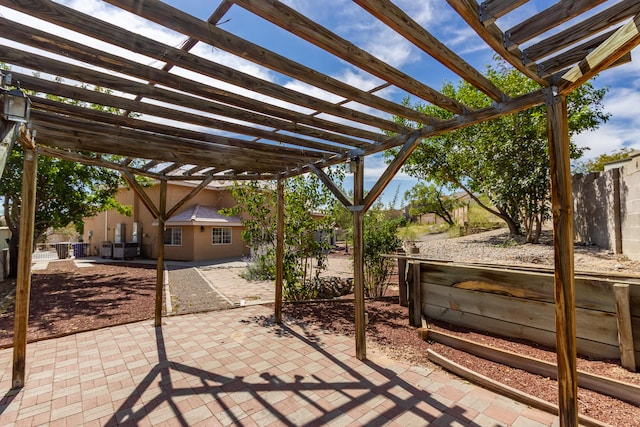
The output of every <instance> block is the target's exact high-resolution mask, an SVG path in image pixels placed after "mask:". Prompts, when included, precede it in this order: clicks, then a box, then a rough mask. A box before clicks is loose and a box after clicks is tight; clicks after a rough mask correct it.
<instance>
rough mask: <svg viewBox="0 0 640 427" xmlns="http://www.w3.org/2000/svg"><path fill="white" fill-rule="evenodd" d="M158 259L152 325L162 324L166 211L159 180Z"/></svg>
mask: <svg viewBox="0 0 640 427" xmlns="http://www.w3.org/2000/svg"><path fill="white" fill-rule="evenodd" d="M158 210H159V214H160V215H159V216H158V232H157V241H158V260H157V264H156V315H155V321H154V323H153V326H156V327H157V326H162V289H163V287H164V225H165V222H166V220H167V219H166V217H165V215H166V212H167V181H166V180H164V179H163V180H162V181H160V206H159V207H158Z"/></svg>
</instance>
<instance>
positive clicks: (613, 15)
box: [522, 0, 640, 62]
mask: <svg viewBox="0 0 640 427" xmlns="http://www.w3.org/2000/svg"><path fill="white" fill-rule="evenodd" d="M638 13H640V2H638V1H637V0H622V1H621V2H620V3H616V4H614V5H611V6H610V7H608V8H607V9H605V10H603V11H602V12H600V13H597V14H595V15H593V16H590V17H589V18H586V19H584V20H582V21H580V22H579V23H577V24H576V25H573V26H571V27H569V28H567V29H565V30H563V31H560V32H558V33H556V34H554V35H552V36H549V37H547V38H546V39H544V40H542V41H540V42H538V43H535V44H533V45H531V46H529V47H527V48H526V49H524V50H523V52H522V54H523V60H524V61H525V62H533V61H537V60H538V59H541V58H544V57H546V56H548V55H551V54H552V53H554V52H559V51H560V50H562V49H564V48H566V47H568V46H571V45H572V44H574V43H577V42H579V41H580V40H584V39H586V38H587V37H590V36H592V35H594V34H597V33H599V32H600V31H603V30H604V29H606V28H609V27H611V26H613V25H615V24H618V23H620V22H622V21H623V20H625V19H627V18H629V17H632V16H635V15H636V14H638Z"/></svg>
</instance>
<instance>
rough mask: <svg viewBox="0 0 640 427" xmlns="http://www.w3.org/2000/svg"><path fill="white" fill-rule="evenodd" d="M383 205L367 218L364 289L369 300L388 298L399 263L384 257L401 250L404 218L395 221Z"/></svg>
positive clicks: (372, 211) (365, 223)
mask: <svg viewBox="0 0 640 427" xmlns="http://www.w3.org/2000/svg"><path fill="white" fill-rule="evenodd" d="M389 212H390V211H389V210H386V209H384V207H383V206H382V204H381V203H376V204H374V205H373V206H372V207H371V208H370V209H369V211H368V212H367V213H366V215H365V217H364V236H363V237H364V251H363V261H364V285H365V292H366V294H367V296H368V297H372V298H377V297H381V296H384V294H385V292H386V290H387V287H388V286H389V274H390V273H391V270H392V269H393V266H394V264H395V260H394V259H392V258H386V257H383V255H384V254H391V253H394V252H395V251H396V250H397V249H398V247H399V246H400V243H401V242H400V238H399V237H398V227H399V226H400V224H401V222H402V218H396V219H393V218H391V217H390V215H389Z"/></svg>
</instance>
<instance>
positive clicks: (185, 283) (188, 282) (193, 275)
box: [169, 267, 232, 314]
mask: <svg viewBox="0 0 640 427" xmlns="http://www.w3.org/2000/svg"><path fill="white" fill-rule="evenodd" d="M169 292H170V293H171V307H172V309H173V311H172V314H186V313H198V312H201V311H215V310H225V309H227V308H231V307H232V306H231V305H229V303H228V302H227V301H225V300H224V298H222V297H220V295H218V293H217V292H216V291H214V290H213V289H212V288H211V287H210V286H209V284H208V283H207V281H206V280H205V279H204V278H203V277H202V276H201V275H200V274H199V273H198V271H197V269H196V268H195V267H189V268H172V269H170V270H169Z"/></svg>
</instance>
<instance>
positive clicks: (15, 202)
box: [0, 78, 131, 277]
mask: <svg viewBox="0 0 640 427" xmlns="http://www.w3.org/2000/svg"><path fill="white" fill-rule="evenodd" d="M58 80H60V81H61V79H60V78H58ZM83 87H85V86H83ZM93 89H94V90H97V91H101V92H106V93H108V92H109V90H108V89H104V88H100V87H97V86H96V87H94V88H93ZM32 95H33V94H32ZM45 96H46V97H47V98H49V99H52V100H55V101H58V102H63V103H68V104H73V105H78V106H82V107H86V108H91V109H94V110H100V111H104V112H108V113H111V114H122V113H123V111H121V110H119V109H117V108H113V107H106V106H102V105H97V104H88V103H85V102H82V101H78V100H74V99H68V98H62V97H58V96H54V95H49V94H45ZM103 158H104V159H114V160H117V156H103ZM22 169H23V151H22V149H21V148H20V147H19V146H14V149H13V151H12V152H11V153H10V155H9V157H8V160H7V165H6V167H5V170H4V174H3V176H2V179H1V180H0V196H1V197H2V200H3V206H4V214H5V221H6V223H7V227H9V230H10V231H11V238H10V241H9V256H10V268H9V271H10V276H13V277H15V274H16V272H17V266H18V241H19V235H20V220H19V215H20V206H21V205H22V202H21V200H22V199H21V198H22V195H21V190H22ZM123 183H124V181H123V180H122V179H121V178H120V175H119V174H118V173H117V172H115V171H113V170H110V169H105V168H101V167H95V166H87V165H83V164H80V163H75V162H69V161H66V160H61V159H56V158H50V157H44V156H40V157H39V158H38V177H37V191H36V215H35V229H34V236H33V238H34V240H33V241H34V243H37V242H39V241H41V240H42V239H43V237H44V236H45V234H46V232H47V230H49V229H55V228H61V227H66V226H68V225H69V224H74V225H75V227H76V229H77V231H78V232H81V231H82V227H83V225H84V223H83V219H84V218H86V217H89V216H93V215H96V214H97V213H99V212H101V211H103V210H107V209H117V210H118V211H119V212H121V213H123V214H130V212H131V208H130V207H127V206H123V205H120V204H119V203H117V202H116V200H115V194H116V193H117V191H118V186H119V185H121V184H123Z"/></svg>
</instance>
